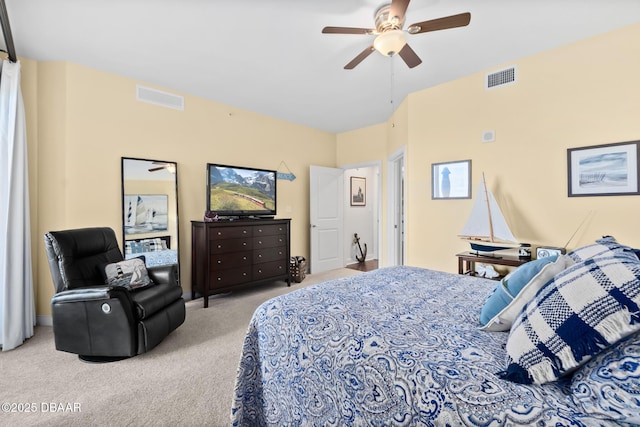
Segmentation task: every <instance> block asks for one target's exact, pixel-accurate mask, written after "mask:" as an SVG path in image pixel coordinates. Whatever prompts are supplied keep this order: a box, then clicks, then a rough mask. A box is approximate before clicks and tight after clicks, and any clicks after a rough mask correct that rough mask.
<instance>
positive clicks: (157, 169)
mask: <svg viewBox="0 0 640 427" xmlns="http://www.w3.org/2000/svg"><path fill="white" fill-rule="evenodd" d="M165 168H166V166H160V167H159V168H151V169H149V172H155V171H160V170H162V169H165Z"/></svg>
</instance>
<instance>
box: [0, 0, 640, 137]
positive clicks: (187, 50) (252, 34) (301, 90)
mask: <svg viewBox="0 0 640 427" xmlns="http://www.w3.org/2000/svg"><path fill="white" fill-rule="evenodd" d="M384 3H385V0H315V1H312V0H226V1H221V0H6V4H7V11H8V15H9V19H10V23H11V29H12V33H13V38H14V44H15V48H16V53H17V55H18V56H23V57H26V58H30V59H35V60H39V61H47V60H61V61H70V62H74V63H77V64H81V65H85V66H88V67H92V68H96V69H99V70H104V71H107V72H111V73H115V74H119V75H123V76H127V77H131V78H133V79H136V80H139V81H141V82H143V83H151V84H155V85H159V86H161V87H163V88H165V89H168V90H175V91H180V92H184V93H187V94H191V95H196V96H200V97H203V98H208V99H211V100H214V101H217V102H221V103H224V104H227V105H229V106H231V107H235V108H242V109H246V110H251V111H254V112H258V113H262V114H265V115H268V116H272V117H277V118H280V119H284V120H288V121H291V122H294V123H298V124H301V125H305V126H309V127H312V128H316V129H320V130H325V131H329V132H334V133H338V132H344V131H348V130H353V129H357V128H361V127H364V126H369V125H372V124H377V123H382V122H384V121H386V120H387V119H388V118H389V116H390V114H391V112H392V108H393V106H394V105H396V106H397V105H399V104H400V103H401V102H402V101H403V99H404V98H405V97H406V95H407V94H408V93H411V92H415V91H418V90H420V89H424V88H427V87H431V86H434V85H438V84H440V83H443V82H446V81H449V80H452V79H456V78H459V77H461V76H465V75H468V74H471V73H474V72H478V71H482V70H488V69H491V68H495V67H498V66H502V65H512V63H516V61H517V59H518V58H522V57H525V56H529V55H531V54H534V53H537V52H541V51H544V50H548V49H552V48H554V47H558V46H562V45H566V44H569V43H571V42H574V41H576V40H580V39H584V38H587V37H590V36H593V35H597V34H600V33H604V32H607V31H610V30H613V29H616V28H619V27H623V26H626V25H630V24H633V23H637V22H640V0H482V1H480V0H413V1H412V2H411V3H410V4H409V7H408V10H407V19H406V24H407V25H408V24H412V23H414V22H419V21H424V20H427V19H433V18H439V17H443V16H448V15H453V14H458V13H462V12H471V23H470V24H469V26H467V27H462V28H456V29H449V30H444V31H438V32H431V33H424V34H416V35H408V36H407V39H408V42H409V44H410V46H411V47H412V48H413V50H414V51H415V52H416V53H417V54H418V55H419V56H420V58H421V59H422V60H423V63H422V64H421V65H419V66H417V67H416V68H413V69H408V68H407V67H406V65H405V64H404V62H402V60H401V59H400V58H399V57H394V58H388V57H384V56H382V55H380V54H379V53H377V52H374V53H372V54H371V55H370V56H369V57H368V58H367V59H365V60H364V62H362V63H361V64H360V65H359V66H357V67H356V68H355V69H354V70H351V71H346V70H344V69H343V66H344V65H345V64H346V63H347V62H349V61H350V60H351V59H353V58H354V57H355V56H356V55H357V54H359V53H360V52H361V51H362V50H363V49H364V48H365V47H367V46H369V45H371V44H372V42H373V38H374V36H365V35H335V34H321V30H322V28H323V27H324V26H327V25H331V26H351V27H367V28H373V27H374V23H373V14H374V11H375V10H376V9H377V8H378V7H379V6H381V5H382V4H384ZM407 25H405V28H406V26H407ZM132 96H135V94H132ZM392 99H393V103H391V100H392ZM185 108H187V109H188V108H189V105H188V103H187V104H186V105H185Z"/></svg>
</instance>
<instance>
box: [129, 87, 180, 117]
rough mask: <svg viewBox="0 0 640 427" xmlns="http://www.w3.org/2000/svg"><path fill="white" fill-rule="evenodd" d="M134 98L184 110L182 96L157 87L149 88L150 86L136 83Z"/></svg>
mask: <svg viewBox="0 0 640 427" xmlns="http://www.w3.org/2000/svg"><path fill="white" fill-rule="evenodd" d="M136 99H137V100H138V101H142V102H148V103H149V104H155V105H159V106H161V107H167V108H173V109H174V110H180V111H184V97H182V96H179V95H174V94H172V93H168V92H163V91H161V90H157V89H151V88H150V87H145V86H140V85H137V86H136Z"/></svg>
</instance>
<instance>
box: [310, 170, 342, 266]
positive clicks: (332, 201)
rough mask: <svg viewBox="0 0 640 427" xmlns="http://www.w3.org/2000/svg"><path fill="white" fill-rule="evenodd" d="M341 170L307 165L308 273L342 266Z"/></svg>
mask: <svg viewBox="0 0 640 427" xmlns="http://www.w3.org/2000/svg"><path fill="white" fill-rule="evenodd" d="M343 173H344V171H343V170H342V169H334V168H326V167H322V166H310V168H309V182H310V191H309V194H310V196H309V197H310V200H309V211H310V218H309V219H310V224H311V266H310V272H311V273H312V274H314V273H320V272H323V271H327V270H334V269H336V268H340V267H344V265H343V249H342V248H343V241H342V234H343V231H342V229H343V224H342V209H343V205H344V178H343Z"/></svg>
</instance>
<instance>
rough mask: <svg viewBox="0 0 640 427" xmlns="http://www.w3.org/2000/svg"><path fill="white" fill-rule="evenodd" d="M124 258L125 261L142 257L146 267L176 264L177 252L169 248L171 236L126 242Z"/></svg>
mask: <svg viewBox="0 0 640 427" xmlns="http://www.w3.org/2000/svg"><path fill="white" fill-rule="evenodd" d="M124 257H125V259H131V258H139V257H144V261H145V265H146V266H147V267H156V266H159V265H171V264H177V263H178V251H177V250H175V249H172V248H171V236H158V237H152V238H142V239H129V240H126V241H125V243H124Z"/></svg>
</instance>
